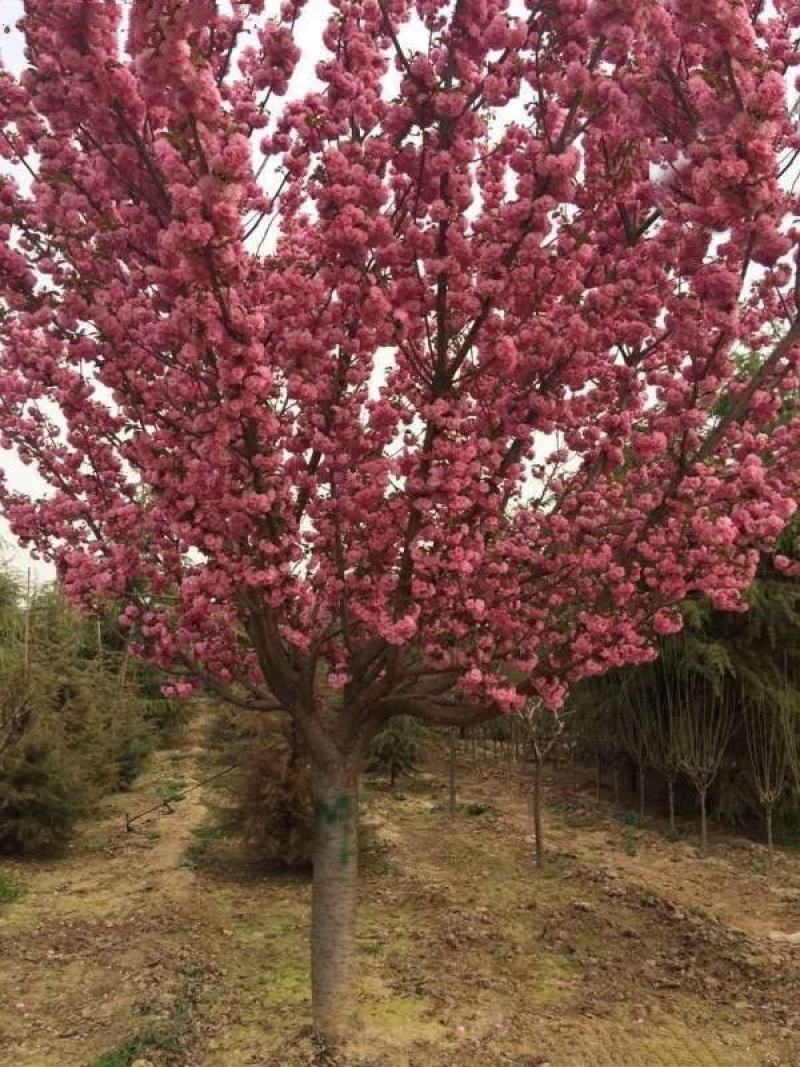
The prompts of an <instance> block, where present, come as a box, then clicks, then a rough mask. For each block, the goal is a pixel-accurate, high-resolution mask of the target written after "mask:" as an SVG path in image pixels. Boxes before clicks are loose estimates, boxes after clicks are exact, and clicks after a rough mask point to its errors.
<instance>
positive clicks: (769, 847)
mask: <svg viewBox="0 0 800 1067" xmlns="http://www.w3.org/2000/svg"><path fill="white" fill-rule="evenodd" d="M766 817H767V863H768V864H769V866H770V867H772V805H771V804H769V805H768V806H767V810H766Z"/></svg>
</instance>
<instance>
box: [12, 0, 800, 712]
mask: <svg viewBox="0 0 800 1067" xmlns="http://www.w3.org/2000/svg"><path fill="white" fill-rule="evenodd" d="M221 7H222V5H216V4H213V3H211V2H206V0H181V2H177V0H134V3H133V5H132V10H131V11H130V13H128V12H129V5H126V4H123V3H121V2H120V0H105V2H103V3H85V2H82V0H58V2H57V3H55V4H54V3H53V2H52V0H27V3H26V5H25V8H26V14H25V17H24V19H23V22H22V32H23V33H24V37H25V41H26V47H27V64H28V65H27V68H26V69H25V71H24V72H23V73H22V75H21V76H20V77H19V78H17V77H15V76H14V75H13V74H12V73H10V72H9V71H8V70H5V71H3V72H2V74H1V75H0V122H2V139H1V140H0V152H2V155H3V157H4V159H5V160H6V161H7V162H8V164H10V168H7V170H9V169H10V173H11V175H12V176H7V177H5V178H4V179H3V181H2V186H0V238H2V239H1V240H0V299H1V300H2V314H1V315H0V443H1V444H2V445H3V447H5V448H11V447H13V448H15V449H16V450H17V451H18V453H19V455H20V456H21V457H22V459H23V460H25V461H27V462H30V463H32V464H34V465H35V467H36V468H37V470H38V472H39V473H40V475H41V476H42V477H43V478H44V479H45V481H46V482H47V483H48V485H49V486H50V489H51V493H50V494H48V495H47V496H45V497H42V498H37V499H33V498H31V497H30V496H29V495H26V494H25V493H22V492H19V491H14V490H13V489H12V488H11V487H10V486H9V485H3V484H2V482H0V486H2V487H1V488H0V507H1V508H2V512H3V513H4V514H5V515H6V517H7V518H8V520H9V522H10V523H11V526H12V529H13V530H14V532H15V533H16V535H17V536H18V537H19V538H20V539H21V540H22V541H23V542H25V543H27V544H29V545H31V546H33V547H34V549H35V550H36V551H37V552H39V553H41V554H43V555H46V556H48V557H50V558H53V559H54V560H55V561H56V562H57V565H58V568H59V573H60V576H61V579H62V581H63V583H64V586H65V588H66V589H67V590H68V592H69V594H70V595H71V596H72V597H74V598H75V599H76V600H77V601H80V602H82V603H85V604H93V603H95V602H96V601H97V600H117V601H120V602H121V603H122V604H123V605H124V610H123V611H122V615H121V620H120V621H121V624H122V625H123V626H124V627H125V628H126V629H127V630H128V631H129V632H130V633H131V634H132V636H133V640H134V641H135V647H136V648H137V649H138V650H139V651H140V653H141V654H142V655H147V656H150V657H152V658H154V659H155V660H157V661H158V662H160V663H162V664H163V665H164V666H166V667H168V668H170V669H173V670H175V671H176V673H177V674H178V675H180V677H179V679H178V680H177V681H176V683H175V689H174V692H175V693H176V694H177V695H186V694H188V693H190V692H191V691H192V690H193V689H194V687H196V686H197V685H199V684H207V685H211V686H212V687H216V688H217V690H218V691H220V692H225V693H226V694H228V695H236V694H238V695H239V697H240V698H242V699H245V700H250V701H252V702H253V703H255V704H256V705H257V704H259V702H261V703H267V702H268V701H269V700H271V699H274V700H275V701H277V702H278V703H281V704H283V705H285V706H289V707H291V708H301V709H304V714H305V713H306V712H308V710H309V709H315V708H317V707H318V705H319V704H320V702H324V701H323V697H324V696H325V694H326V693H328V694H329V693H333V697H332V698H331V699H332V700H333V701H334V703H335V702H336V701H340V702H341V704H342V706H343V707H347V708H349V709H351V713H352V714H351V720H349V721H351V722H355V723H358V722H360V721H362V720H363V719H364V718H365V717H368V716H369V715H373V716H380V715H381V714H389V713H391V712H392V711H395V710H398V709H402V708H407V709H408V710H410V711H411V712H412V713H415V714H420V715H423V716H428V717H430V718H431V719H433V720H434V721H460V720H458V715H459V714H462V713H463V714H465V715H466V714H471V713H473V712H475V713H476V714H477V713H478V712H477V711H476V710H475V709H478V708H487V707H488V708H491V709H495V710H496V709H497V708H500V709H504V710H513V709H515V708H518V707H519V706H521V705H522V704H523V702H524V701H525V700H526V699H527V698H528V696H530V695H531V694H533V693H536V694H538V695H539V696H541V697H542V698H543V699H545V700H546V701H547V702H549V703H551V704H553V705H557V704H558V703H559V702H561V701H562V700H563V699H564V696H565V693H566V691H567V689H568V687H569V685H570V684H571V683H572V682H574V681H575V680H577V679H579V678H581V677H584V676H587V675H593V674H599V673H602V672H603V671H606V670H608V669H610V668H612V667H618V666H621V665H624V664H630V663H640V662H645V661H647V660H649V659H651V658H652V657H653V656H654V639H655V638H656V637H657V636H658V635H662V634H667V633H672V632H674V631H675V630H676V629H677V628H679V626H680V616H679V613H678V612H677V611H676V606H677V605H678V604H679V603H680V601H681V600H682V599H683V598H685V597H686V596H688V595H689V594H692V593H701V594H703V595H705V596H707V597H709V598H710V599H711V601H712V602H713V603H714V604H715V605H716V606H717V607H719V608H723V609H728V610H736V609H738V608H740V607H741V605H742V600H741V594H742V591H743V589H744V588H745V587H746V586H747V584H748V582H749V581H750V580H751V579H752V577H753V574H754V569H755V566H756V561H757V559H758V554H759V552H760V551H762V550H764V549H768V548H769V547H770V546H771V545H772V544H773V543H774V541H775V539H776V537H777V536H778V534H780V532H781V531H782V529H783V528H784V527H785V525H786V523H787V521H788V519H789V518H790V517H791V515H792V513H793V512H794V509H795V501H796V499H797V494H798V491H800V485H798V483H799V482H800V458H799V456H798V446H799V445H800V424H798V421H797V418H796V417H795V415H794V413H793V412H794V409H793V408H792V406H791V405H790V404H789V403H787V401H788V400H789V399H790V398H791V397H792V396H796V394H797V390H798V380H799V379H798V373H799V367H798V364H799V363H800V318H799V317H798V316H799V315H800V307H799V306H798V287H797V285H796V278H797V248H798V237H799V236H800V231H798V228H797V225H796V222H795V219H796V217H797V215H798V208H799V207H800V204H798V200H797V196H796V195H795V194H794V193H793V192H792V191H791V189H790V183H788V182H786V181H785V180H782V174H783V173H784V172H785V171H787V169H788V168H790V167H791V165H792V163H793V162H794V161H795V159H796V155H797V153H798V151H800V134H798V129H797V126H796V123H795V121H794V120H793V118H792V115H791V113H790V107H789V101H790V98H791V94H792V93H793V92H794V89H795V85H794V80H795V78H796V72H795V69H794V68H795V67H796V66H797V65H798V63H800V51H798V48H797V44H798V39H799V38H800V29H799V27H800V3H793V2H788V0H773V2H772V3H771V4H768V5H765V4H762V3H756V2H754V0H742V2H741V3H738V4H732V3H731V2H730V0H652V2H647V3H642V2H640V0H592V2H589V0H569V2H566V0H565V2H562V3H558V4H538V3H534V2H532V0H526V2H525V3H524V4H523V5H513V9H512V5H510V4H508V3H507V2H505V0H458V2H457V3H456V4H455V6H453V5H445V4H442V3H439V2H436V0H335V2H333V3H331V4H330V9H329V19H328V22H327V25H326V27H325V29H324V37H323V40H324V56H323V58H322V59H321V60H320V62H319V63H318V64H317V67H316V76H317V79H318V83H317V86H316V87H315V89H314V90H313V91H311V92H304V91H303V88H302V86H299V87H298V86H297V84H296V79H295V77H294V75H295V69H296V67H297V64H298V61H299V60H300V58H301V57H300V50H299V48H298V44H297V39H298V35H297V31H296V26H297V24H298V20H301V19H302V17H303V10H302V5H301V4H300V3H299V2H295V0H287V2H285V3H283V5H282V6H280V7H279V8H278V7H276V8H275V9H274V10H269V9H268V5H267V4H265V3H264V2H261V0H259V2H255V0H253V2H251V3H244V2H234V3H232V4H231V5H230V11H229V12H228V13H221V11H220V8H221ZM512 10H513V12H514V13H512ZM126 19H127V20H128V21H127V22H126V21H125V20H126ZM419 25H422V26H424V27H425V31H426V32H425V34H424V38H425V41H426V43H425V45H424V46H420V44H419V29H418V27H419ZM413 26H417V29H416V30H415V29H413ZM398 86H399V88H398ZM55 412H57V413H58V414H55ZM776 566H778V567H780V568H783V569H785V570H787V569H791V568H792V567H793V566H794V563H793V562H792V561H791V560H789V559H788V558H786V557H777V558H776ZM323 665H324V669H323ZM352 709H355V710H352ZM465 709H466V710H465Z"/></svg>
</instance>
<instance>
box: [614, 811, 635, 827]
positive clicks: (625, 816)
mask: <svg viewBox="0 0 800 1067" xmlns="http://www.w3.org/2000/svg"><path fill="white" fill-rule="evenodd" d="M617 820H618V821H619V822H621V823H622V825H623V826H638V825H639V813H638V812H636V811H621V812H620V813H619V815H617Z"/></svg>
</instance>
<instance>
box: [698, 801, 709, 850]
mask: <svg viewBox="0 0 800 1067" xmlns="http://www.w3.org/2000/svg"><path fill="white" fill-rule="evenodd" d="M707 792H708V789H707V787H704V788H702V789H700V790H699V793H700V851H701V852H703V853H706V852H707V851H708V815H707V813H706V793H707Z"/></svg>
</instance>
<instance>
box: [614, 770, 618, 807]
mask: <svg viewBox="0 0 800 1067" xmlns="http://www.w3.org/2000/svg"><path fill="white" fill-rule="evenodd" d="M613 781H614V803H615V804H619V767H618V766H617V765H616V763H615V764H614V775H613Z"/></svg>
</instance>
